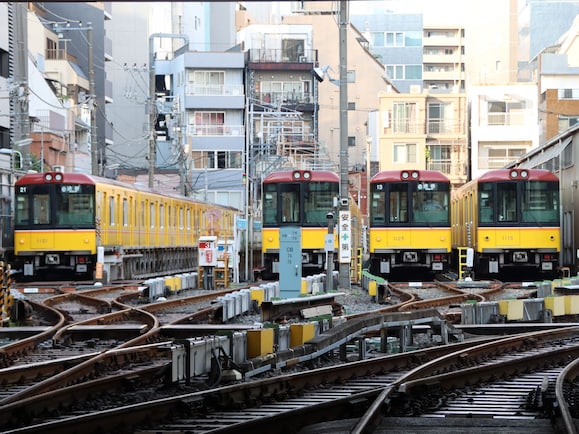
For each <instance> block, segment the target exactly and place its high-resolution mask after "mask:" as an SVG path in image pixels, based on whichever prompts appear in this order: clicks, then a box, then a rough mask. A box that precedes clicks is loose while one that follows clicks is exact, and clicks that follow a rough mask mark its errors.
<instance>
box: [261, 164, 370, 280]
mask: <svg viewBox="0 0 579 434" xmlns="http://www.w3.org/2000/svg"><path fill="white" fill-rule="evenodd" d="M339 197H340V178H339V177H338V175H337V174H336V173H334V172H331V171H324V170H285V171H277V172H273V173H271V174H269V175H268V176H267V177H265V179H264V180H263V182H262V208H263V211H262V229H261V230H262V257H263V264H262V267H261V269H260V270H259V274H260V276H261V277H262V278H264V279H266V280H270V279H278V278H279V272H280V230H281V228H283V227H289V226H294V227H299V228H300V233H301V235H300V245H301V258H302V259H301V265H302V276H304V277H305V276H312V275H314V274H319V273H325V272H326V271H327V265H326V264H327V262H326V261H327V251H326V247H327V246H326V244H325V243H326V237H327V236H328V235H329V231H330V229H329V228H328V225H331V226H332V229H331V230H332V231H333V236H334V254H333V262H334V265H333V266H332V267H331V269H332V270H337V267H338V265H337V264H338V262H341V261H342V262H343V261H344V260H345V261H348V260H350V261H351V263H354V262H355V261H359V260H360V259H359V258H358V256H357V255H358V251H359V248H360V247H361V246H362V217H361V213H360V209H359V207H358V206H357V205H356V204H355V203H354V202H353V201H352V200H349V201H348V203H349V211H348V212H347V214H345V213H344V212H343V211H342V212H341V214H340V213H339V212H338V207H339V205H340V204H339V203H338V202H337V199H338V198H339ZM340 218H342V219H343V220H342V221H340ZM334 227H335V230H334ZM339 235H340V236H341V237H342V240H341V241H340V238H339V237H338V236H339ZM357 268H358V267H356V265H355V264H354V266H353V267H352V270H355V269H357ZM353 277H354V276H353ZM354 280H355V278H354Z"/></svg>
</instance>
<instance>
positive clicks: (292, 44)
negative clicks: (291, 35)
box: [281, 39, 305, 62]
mask: <svg viewBox="0 0 579 434" xmlns="http://www.w3.org/2000/svg"><path fill="white" fill-rule="evenodd" d="M304 45H305V42H304V40H303V39H282V41H281V60H282V62H299V61H300V58H301V57H303V56H304Z"/></svg>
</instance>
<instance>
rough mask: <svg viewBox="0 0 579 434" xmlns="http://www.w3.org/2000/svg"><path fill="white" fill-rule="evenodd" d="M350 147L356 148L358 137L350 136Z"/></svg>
mask: <svg viewBox="0 0 579 434" xmlns="http://www.w3.org/2000/svg"><path fill="white" fill-rule="evenodd" d="M348 146H356V136H348Z"/></svg>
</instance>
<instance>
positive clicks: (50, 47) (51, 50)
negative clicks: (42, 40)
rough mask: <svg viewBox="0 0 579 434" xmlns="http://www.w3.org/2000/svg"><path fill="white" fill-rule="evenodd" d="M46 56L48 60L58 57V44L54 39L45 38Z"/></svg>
mask: <svg viewBox="0 0 579 434" xmlns="http://www.w3.org/2000/svg"><path fill="white" fill-rule="evenodd" d="M46 58H47V59H50V60H56V59H58V58H59V57H58V46H57V44H56V41H53V40H52V39H49V38H46Z"/></svg>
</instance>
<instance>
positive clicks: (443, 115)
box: [428, 102, 454, 134]
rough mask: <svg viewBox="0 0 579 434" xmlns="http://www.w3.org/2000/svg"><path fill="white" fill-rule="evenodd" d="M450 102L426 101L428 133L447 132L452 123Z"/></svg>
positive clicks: (452, 112) (450, 129)
mask: <svg viewBox="0 0 579 434" xmlns="http://www.w3.org/2000/svg"><path fill="white" fill-rule="evenodd" d="M453 115H454V111H453V109H452V103H440V102H435V103H428V133H429V134H449V133H451V132H452V128H453V125H454V122H453V121H454V116H453Z"/></svg>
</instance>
